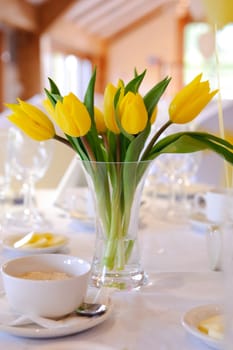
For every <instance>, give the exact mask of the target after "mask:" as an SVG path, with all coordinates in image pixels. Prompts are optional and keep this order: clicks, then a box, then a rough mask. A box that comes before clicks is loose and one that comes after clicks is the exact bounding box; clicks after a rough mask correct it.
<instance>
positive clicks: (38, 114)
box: [19, 99, 54, 129]
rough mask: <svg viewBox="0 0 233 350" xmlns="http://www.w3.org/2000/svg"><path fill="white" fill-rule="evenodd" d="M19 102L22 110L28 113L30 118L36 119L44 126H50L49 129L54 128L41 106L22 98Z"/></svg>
mask: <svg viewBox="0 0 233 350" xmlns="http://www.w3.org/2000/svg"><path fill="white" fill-rule="evenodd" d="M19 103H20V107H21V108H22V110H23V111H24V112H25V113H26V114H27V115H28V117H29V118H30V119H32V120H34V121H35V122H36V123H38V124H39V125H41V126H43V127H44V128H49V129H50V128H51V129H53V128H54V126H53V123H52V122H51V120H50V119H49V118H48V117H47V115H46V114H45V113H43V112H42V111H41V110H40V109H39V108H37V107H35V106H33V105H31V104H30V103H27V102H24V101H22V100H20V99H19Z"/></svg>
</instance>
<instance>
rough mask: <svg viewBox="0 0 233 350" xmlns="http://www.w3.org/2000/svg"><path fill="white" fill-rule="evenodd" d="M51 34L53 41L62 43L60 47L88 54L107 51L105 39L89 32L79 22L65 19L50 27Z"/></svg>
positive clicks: (93, 54) (98, 53) (96, 54)
mask: <svg viewBox="0 0 233 350" xmlns="http://www.w3.org/2000/svg"><path fill="white" fill-rule="evenodd" d="M49 36H50V38H51V39H52V41H54V42H56V43H57V44H59V43H60V47H61V46H63V47H64V49H67V50H69V48H70V49H72V50H73V51H74V50H77V52H80V53H82V54H86V55H87V56H102V55H103V54H104V53H105V51H106V45H105V41H103V40H101V39H99V37H98V36H94V35H91V34H87V33H86V32H85V31H83V30H82V29H81V28H79V27H78V25H77V24H74V23H72V22H68V21H66V20H64V19H63V20H60V21H59V23H57V24H56V25H54V26H53V27H52V28H51V29H50V31H49Z"/></svg>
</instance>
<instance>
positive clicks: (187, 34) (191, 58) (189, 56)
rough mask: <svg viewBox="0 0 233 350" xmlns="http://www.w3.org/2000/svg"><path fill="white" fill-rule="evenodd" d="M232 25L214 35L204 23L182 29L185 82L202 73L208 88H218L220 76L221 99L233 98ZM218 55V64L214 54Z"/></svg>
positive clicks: (189, 25)
mask: <svg viewBox="0 0 233 350" xmlns="http://www.w3.org/2000/svg"><path fill="white" fill-rule="evenodd" d="M232 37H233V25H232V24H230V25H227V26H225V27H224V28H223V29H221V30H219V31H218V32H217V33H216V37H215V34H214V32H213V30H212V28H211V27H210V26H209V25H208V24H207V23H190V24H188V25H187V26H186V27H185V31H184V77H183V78H184V83H185V84H187V83H188V82H189V81H190V80H192V79H193V77H194V76H196V75H197V74H198V73H200V72H203V75H204V77H205V79H208V80H209V81H210V84H211V88H217V87H218V73H219V76H220V86H221V94H222V98H223V99H233V89H232V87H233V41H232ZM215 42H216V48H217V49H216V52H217V56H218V61H219V65H218V64H217V60H216V53H215Z"/></svg>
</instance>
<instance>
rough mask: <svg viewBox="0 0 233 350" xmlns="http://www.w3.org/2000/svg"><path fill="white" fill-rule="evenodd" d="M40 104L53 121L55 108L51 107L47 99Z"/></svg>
mask: <svg viewBox="0 0 233 350" xmlns="http://www.w3.org/2000/svg"><path fill="white" fill-rule="evenodd" d="M42 103H43V106H44V108H45V109H46V111H47V112H48V114H49V115H51V116H52V117H53V119H54V118H55V107H54V106H53V105H52V103H51V102H50V100H49V99H48V98H47V99H45V100H44V101H43V102H42Z"/></svg>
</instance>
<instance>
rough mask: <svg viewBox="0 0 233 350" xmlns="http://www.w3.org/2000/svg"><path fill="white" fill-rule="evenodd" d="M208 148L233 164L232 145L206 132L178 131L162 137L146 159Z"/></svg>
mask: <svg viewBox="0 0 233 350" xmlns="http://www.w3.org/2000/svg"><path fill="white" fill-rule="evenodd" d="M205 149H209V150H212V151H214V152H215V153H217V154H218V155H219V156H221V157H223V158H224V159H225V160H226V161H228V162H229V163H231V164H233V151H232V150H233V145H232V144H231V143H229V142H228V141H226V140H224V139H221V138H219V137H217V136H214V135H212V134H208V133H200V132H179V133H176V134H172V135H169V136H167V137H165V138H163V139H162V140H161V141H159V142H157V144H156V145H155V146H154V147H153V148H152V149H151V152H150V153H149V154H148V156H147V159H154V158H156V157H158V156H159V155H160V154H162V153H191V152H197V151H201V150H205Z"/></svg>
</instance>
